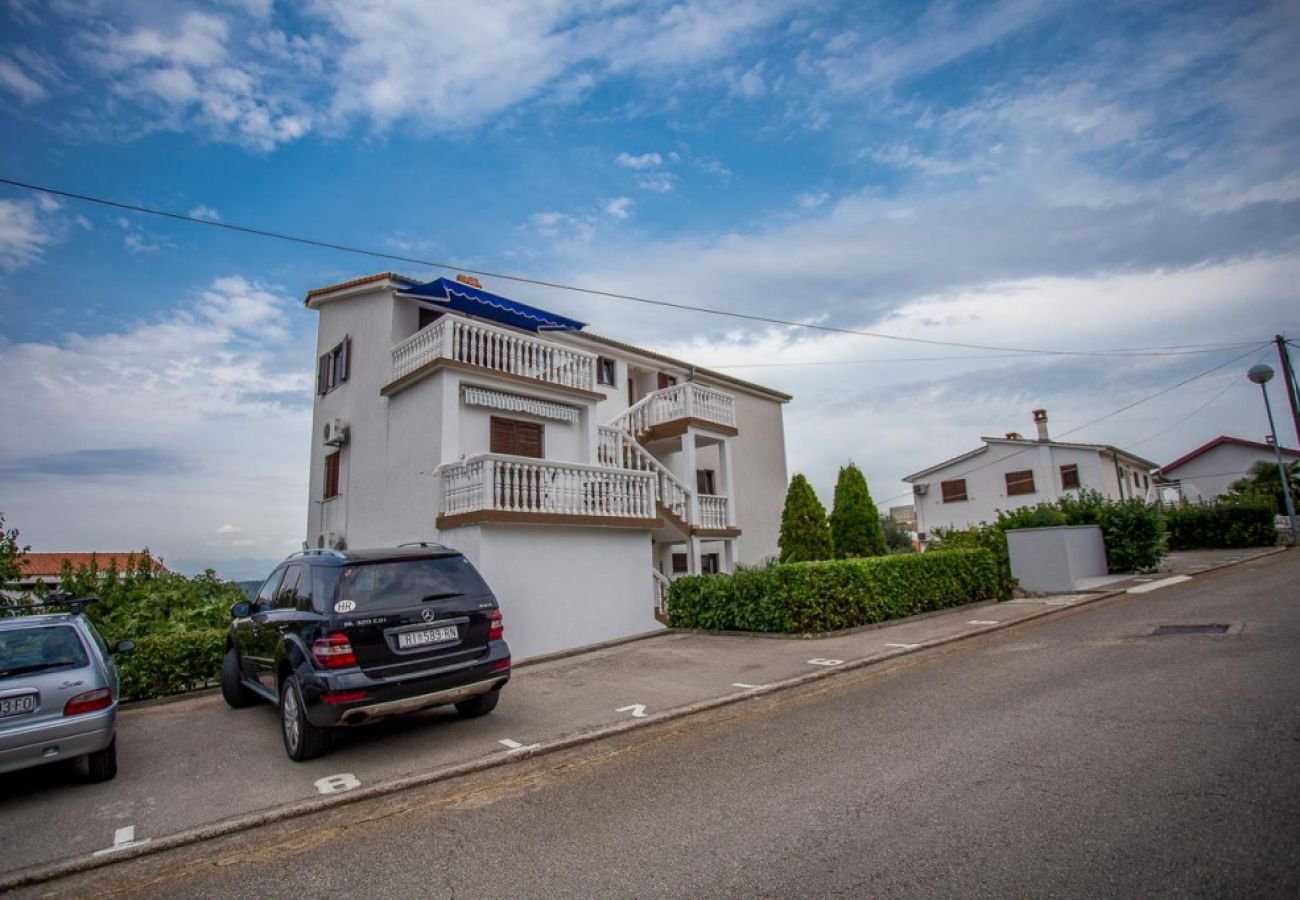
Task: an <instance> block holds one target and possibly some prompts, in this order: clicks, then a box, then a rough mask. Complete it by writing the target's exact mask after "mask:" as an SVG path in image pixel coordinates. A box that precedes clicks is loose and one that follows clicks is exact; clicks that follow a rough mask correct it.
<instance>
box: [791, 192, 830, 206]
mask: <svg viewBox="0 0 1300 900" xmlns="http://www.w3.org/2000/svg"><path fill="white" fill-rule="evenodd" d="M830 197H831V195H830V194H828V193H826V192H825V191H817V192H815V193H814V192H808V193H803V194H795V197H794V202H795V205H796V206H798V207H799V208H800V209H816V208H817V207H819V206H821V205H822V204H823V203H825V202H826V201H827V200H829V199H830Z"/></svg>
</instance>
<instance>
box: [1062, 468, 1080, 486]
mask: <svg viewBox="0 0 1300 900" xmlns="http://www.w3.org/2000/svg"><path fill="white" fill-rule="evenodd" d="M1078 486H1079V467H1078V466H1077V465H1074V464H1073V463H1072V464H1070V465H1068V466H1061V489H1062V490H1066V491H1068V490H1070V489H1071V488H1077V487H1078Z"/></svg>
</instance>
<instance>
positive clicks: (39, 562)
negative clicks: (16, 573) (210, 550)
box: [3, 551, 167, 597]
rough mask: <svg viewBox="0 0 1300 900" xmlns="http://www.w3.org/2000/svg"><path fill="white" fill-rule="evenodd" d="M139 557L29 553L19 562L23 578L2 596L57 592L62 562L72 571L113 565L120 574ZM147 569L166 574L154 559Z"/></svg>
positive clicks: (102, 568) (91, 553) (8, 586)
mask: <svg viewBox="0 0 1300 900" xmlns="http://www.w3.org/2000/svg"><path fill="white" fill-rule="evenodd" d="M140 558H141V554H139V553H135V552H126V553H117V552H89V553H86V552H80V551H78V552H73V553H30V552H29V553H27V554H25V555H24V556H23V557H22V558H21V559H20V560H19V561H18V566H19V569H20V570H21V572H22V578H21V579H20V580H19V581H16V582H13V583H11V584H6V585H3V588H4V590H3V593H4V594H5V595H7V596H11V597H21V596H23V595H25V594H38V595H39V594H45V593H48V592H50V591H53V590H56V589H57V588H58V586H59V579H60V577H61V576H62V574H63V563H64V562H65V561H66V562H67V563H68V564H69V565H70V566H72V570H73V571H74V572H75V571H77V570H78V569H81V568H83V567H87V566H90V565H92V564H93V565H95V566H96V567H98V569H99V571H101V572H103V571H105V570H106V569H109V568H111V567H113V566H114V565H116V566H117V570H118V571H119V572H127V571H131V570H133V569H135V568H136V566H138V565H139V564H140ZM149 566H150V568H151V569H152V570H153V571H155V572H166V571H167V567H166V566H164V565H163V564H162V563H161V562H159V561H158V560H157V559H153V558H150V560H149Z"/></svg>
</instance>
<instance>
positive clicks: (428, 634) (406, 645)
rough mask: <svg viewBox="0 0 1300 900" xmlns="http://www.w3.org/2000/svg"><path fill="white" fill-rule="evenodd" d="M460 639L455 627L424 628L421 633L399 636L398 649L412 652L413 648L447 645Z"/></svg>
mask: <svg viewBox="0 0 1300 900" xmlns="http://www.w3.org/2000/svg"><path fill="white" fill-rule="evenodd" d="M459 638H460V632H459V631H457V630H456V626H455V625H444V626H442V627H441V628H424V629H421V630H420V631H403V632H401V633H400V634H398V635H397V649H398V650H410V649H411V648H413V647H427V646H429V645H430V644H445V643H447V642H448V641H454V640H457V639H459Z"/></svg>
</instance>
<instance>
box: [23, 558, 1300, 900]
mask: <svg viewBox="0 0 1300 900" xmlns="http://www.w3.org/2000/svg"><path fill="white" fill-rule="evenodd" d="M1297 584H1300V553H1288V554H1283V555H1281V556H1277V557H1272V558H1270V559H1268V560H1262V561H1259V562H1256V563H1251V564H1248V565H1246V566H1242V567H1239V568H1236V569H1231V570H1226V571H1224V572H1220V573H1215V574H1211V575H1208V576H1206V577H1203V578H1200V579H1197V580H1195V581H1191V582H1186V583H1184V584H1179V585H1176V586H1173V587H1168V588H1165V589H1164V590H1161V591H1158V592H1154V593H1150V594H1142V595H1132V596H1127V597H1124V598H1120V599H1118V600H1112V601H1105V602H1103V603H1100V604H1096V605H1094V606H1090V607H1081V608H1079V609H1076V610H1071V611H1069V612H1066V613H1064V614H1063V615H1061V616H1059V617H1054V618H1051V619H1045V620H1040V621H1039V622H1035V623H1030V624H1026V625H1023V626H1019V627H1017V628H1015V629H1011V630H1008V631H1001V632H995V633H992V634H989V635H987V636H984V637H980V638H975V639H973V640H970V641H965V642H961V643H958V644H953V645H949V646H948V647H945V648H940V649H936V650H931V651H926V652H924V653H920V654H915V655H912V656H908V657H904V658H902V659H900V660H896V661H894V662H893V663H892V664H889V665H888V666H887V667H886V668H885V670H883V671H881V670H876V669H871V670H862V671H858V672H845V673H844V674H842V675H840V676H838V677H836V678H834V679H832V680H830V681H826V682H822V683H820V684H818V685H815V686H811V687H808V688H804V689H800V690H796V691H791V692H788V693H783V694H779V695H773V696H771V697H767V698H763V699H759V700H754V701H751V702H748V703H745V704H742V705H739V706H733V707H729V708H727V709H726V710H725V711H717V712H714V713H712V714H710V715H706V716H701V717H696V718H691V719H682V720H678V721H676V722H673V723H668V724H665V725H663V726H660V727H652V728H645V729H641V730H638V731H636V732H632V733H629V734H627V735H625V736H623V737H621V738H617V739H614V740H610V741H605V742H601V743H598V744H593V745H589V746H587V747H583V748H578V749H575V750H572V751H569V752H567V753H564V754H556V755H553V756H548V757H543V758H538V759H535V760H530V761H526V762H523V763H521V764H519V765H517V766H513V767H509V768H507V769H498V770H494V771H491V772H487V773H482V774H480V775H477V776H472V777H469V778H465V779H459V780H456V781H451V782H444V783H440V784H437V785H433V786H430V787H426V788H422V789H418V790H413V791H408V792H403V793H402V794H399V795H394V796H392V797H388V798H385V799H383V800H378V801H373V802H365V803H357V804H354V805H352V806H349V807H345V808H342V809H337V810H332V811H330V812H328V813H324V814H321V815H319V816H316V817H312V818H311V819H300V820H297V821H294V822H290V823H282V824H279V825H276V826H271V827H267V828H265V829H259V830H256V831H251V832H246V833H243V834H240V835H237V836H232V837H231V838H227V839H222V840H220V841H216V842H211V843H209V844H206V845H202V846H195V847H190V848H186V849H184V850H180V851H176V852H173V853H168V854H161V855H157V856H153V857H148V858H145V859H141V860H136V861H130V862H126V863H123V864H121V865H118V866H113V867H110V868H108V869H103V870H98V871H96V872H91V873H87V874H86V875H83V876H79V877H77V878H74V879H71V880H67V881H63V882H58V883H55V884H51V885H45V886H43V887H42V888H35V889H32V891H31V893H32V894H33V895H35V894H38V893H41V894H44V893H47V892H48V893H51V894H53V895H83V896H84V895H90V894H94V895H96V896H112V895H115V894H121V895H127V894H129V895H134V896H168V897H214V896H221V897H250V898H251V897H258V898H261V897H288V896H299V897H300V896H339V895H345V894H354V895H357V896H374V895H388V896H428V897H444V896H445V897H452V896H459V897H483V896H498V897H511V896H522V897H538V896H555V897H575V896H636V897H654V896H672V897H704V896H708V897H716V896H745V897H751V896H762V897H768V896H772V897H776V896H780V897H786V896H800V897H808V896H851V897H861V896H936V895H939V896H957V895H960V896H1044V897H1046V896H1078V895H1087V896H1125V897H1129V896H1150V895H1158V896H1168V895H1215V896H1224V895H1255V896H1297V895H1300V589H1298V588H1297ZM1208 623H1222V624H1227V625H1232V626H1240V627H1239V628H1236V627H1234V632H1233V633H1229V634H1225V635H1217V636H1207V635H1188V634H1182V635H1166V636H1153V635H1152V634H1151V631H1152V629H1153V628H1154V627H1155V626H1157V625H1161V624H1208Z"/></svg>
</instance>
